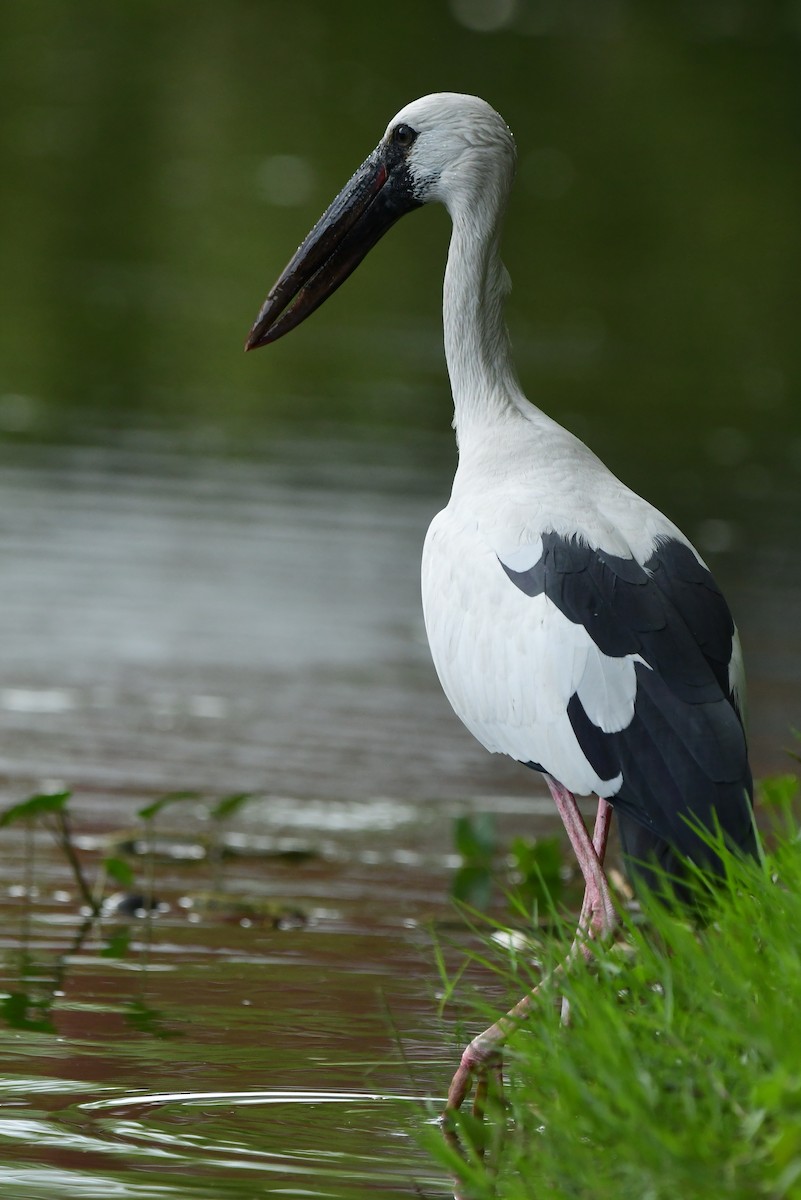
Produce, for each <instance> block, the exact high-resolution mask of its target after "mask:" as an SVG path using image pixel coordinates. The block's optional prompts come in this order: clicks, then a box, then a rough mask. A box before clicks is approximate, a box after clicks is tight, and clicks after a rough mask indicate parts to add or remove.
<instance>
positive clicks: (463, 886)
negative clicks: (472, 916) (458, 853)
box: [451, 867, 492, 912]
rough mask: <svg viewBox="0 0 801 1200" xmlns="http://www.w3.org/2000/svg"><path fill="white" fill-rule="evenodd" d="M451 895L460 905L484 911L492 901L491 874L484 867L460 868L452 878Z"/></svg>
mask: <svg viewBox="0 0 801 1200" xmlns="http://www.w3.org/2000/svg"><path fill="white" fill-rule="evenodd" d="M451 895H452V896H453V898H454V900H458V901H459V902H460V903H461V904H469V905H470V907H471V908H475V909H478V911H479V912H484V911H486V909H488V908H489V906H490V901H491V900H492V872H491V871H489V870H488V869H487V868H486V867H460V868H459V870H458V871H457V872H456V874H455V875H454V877H453V883H452V884H451Z"/></svg>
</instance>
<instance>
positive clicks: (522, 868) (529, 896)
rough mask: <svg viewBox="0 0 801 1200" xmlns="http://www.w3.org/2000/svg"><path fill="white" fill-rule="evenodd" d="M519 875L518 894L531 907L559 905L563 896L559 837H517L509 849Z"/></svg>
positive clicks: (517, 882)
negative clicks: (535, 904) (548, 904)
mask: <svg viewBox="0 0 801 1200" xmlns="http://www.w3.org/2000/svg"><path fill="white" fill-rule="evenodd" d="M509 853H510V857H511V859H512V863H513V866H514V870H515V874H516V876H517V881H516V886H515V891H516V893H517V895H518V896H519V897H520V898H521V899H522V900H523V901H524V903H525V905H526V907H528V908H530V907H531V905H532V904H533V903H534V902H536V903H537V904H547V903H548V902H549V901H550V902H551V903H557V902H558V901H559V899H560V896H561V893H562V886H563V884H562V850H561V844H560V841H559V838H557V837H550V838H537V839H536V840H534V841H532V840H530V839H529V838H524V837H516V838H513V839H512V843H511V846H510V848H509Z"/></svg>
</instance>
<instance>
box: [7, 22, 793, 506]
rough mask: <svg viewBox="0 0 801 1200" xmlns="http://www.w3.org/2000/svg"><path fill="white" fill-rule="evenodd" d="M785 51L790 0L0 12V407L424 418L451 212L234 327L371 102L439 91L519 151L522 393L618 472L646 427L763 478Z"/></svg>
mask: <svg viewBox="0 0 801 1200" xmlns="http://www.w3.org/2000/svg"><path fill="white" fill-rule="evenodd" d="M799 50H801V4H799V3H798V2H797V0H792V2H791V0H785V2H783V3H775V4H774V3H770V2H769V0H686V2H683V3H682V2H679V3H658V2H657V0H653V2H634V0H628V2H627V0H561V2H559V0H450V2H447V0H405V2H404V3H403V4H396V5H392V4H390V5H384V6H381V9H380V12H379V11H378V9H377V6H375V5H374V4H368V3H364V2H362V3H359V2H355V0H342V2H340V3H337V4H327V3H324V2H323V0H293V3H291V4H289V3H286V2H278V0H275V2H274V0H226V3H225V4H220V3H214V2H212V0H191V2H190V0H169V2H168V3H165V2H164V0H114V2H113V3H108V0H102V2H101V0H73V2H70V0H26V2H25V3H21V2H16V3H12V2H10V0H4V3H3V4H2V5H0V89H1V90H0V97H1V101H0V111H1V112H2V143H3V149H2V159H3V169H2V173H0V211H1V212H2V229H3V271H2V275H3V302H2V322H0V394H2V396H3V399H2V403H0V423H1V424H2V426H3V428H4V430H5V431H6V433H8V434H17V435H18V434H35V435H37V436H41V435H42V434H46V435H47V436H66V437H71V436H74V435H76V433H78V432H79V431H80V423H81V422H92V421H94V420H99V421H100V422H102V423H103V424H106V423H117V422H119V423H123V424H127V423H134V424H136V423H138V422H147V423H150V422H154V421H155V422H159V423H166V424H168V425H176V426H179V427H180V426H181V425H183V424H184V423H185V424H186V425H187V426H194V427H197V426H198V425H200V426H203V427H204V428H206V429H209V428H212V429H217V430H218V431H220V433H221V435H222V436H224V437H230V438H233V439H238V438H243V439H247V438H248V436H249V435H250V433H251V432H252V431H253V430H254V428H260V427H264V426H265V425H266V426H267V427H269V426H270V425H271V424H274V423H276V422H280V423H281V424H282V425H283V424H285V423H287V422H291V423H294V422H299V423H300V422H320V421H323V422H329V421H332V420H334V421H343V422H349V423H353V424H355V425H360V426H363V425H368V426H371V427H374V428H377V429H381V428H388V429H389V430H397V429H399V428H403V429H409V428H411V429H415V428H425V429H442V428H444V427H445V426H446V425H447V423H448V420H449V417H450V402H449V397H448V389H447V381H446V376H445V372H444V364H443V361H442V356H441V349H440V317H439V304H440V282H441V276H442V270H443V264H444V258H445V252H446V239H447V225H446V218H445V215H444V214H443V213H439V212H438V213H436V214H432V213H431V212H430V211H428V212H426V213H425V214H424V215H416V216H415V217H414V219H413V220H408V221H406V222H403V224H402V225H401V226H400V227H399V229H397V230H395V231H394V232H393V233H392V235H391V236H390V237H389V238H388V239H387V240H386V241H385V242H384V243H383V244H382V246H381V247H380V249H379V250H378V251H376V252H375V253H374V254H373V255H372V256H371V257H370V260H369V262H368V263H367V264H365V265H364V266H363V267H362V268H361V270H360V271H359V273H358V274H357V276H356V277H355V279H354V280H352V281H351V282H350V283H349V284H348V285H347V288H346V289H345V290H344V291H343V292H341V293H340V294H339V295H338V296H337V297H336V299H335V300H333V301H332V302H331V303H330V304H329V305H327V306H326V308H325V309H324V310H323V311H322V312H321V313H320V314H319V315H318V316H317V317H316V318H315V321H314V327H313V328H312V326H307V327H306V328H305V329H304V330H303V331H302V332H300V333H298V334H295V335H294V336H293V337H292V338H289V339H287V340H286V341H285V342H282V343H281V345H280V347H276V348H275V349H273V350H271V351H266V352H264V351H263V352H262V353H261V354H258V355H251V356H248V357H247V358H245V357H244V356H243V355H242V353H241V346H242V341H243V338H244V335H245V333H246V332H247V329H248V327H249V324H250V322H251V320H252V319H253V318H254V316H255V314H256V312H257V310H258V308H259V305H260V303H261V301H262V299H263V297H264V294H266V291H267V289H268V288H269V286H270V284H271V283H272V281H273V279H274V277H275V276H276V275H277V273H278V271H279V270H280V268H281V267H282V266H283V264H284V262H285V260H286V259H287V258H288V256H289V254H290V253H291V252H292V251H293V250H294V247H295V246H296V245H297V244H298V242H299V241H300V240H301V238H302V236H303V235H304V234H305V232H306V230H307V228H308V227H309V226H310V225H311V223H312V222H313V221H314V220H315V218H316V217H317V215H318V214H319V212H320V211H321V210H322V208H323V207H324V206H325V205H326V204H327V202H328V200H329V199H330V198H331V197H332V195H333V194H334V192H335V191H336V190H338V188H339V187H340V185H341V184H342V183H343V182H344V180H345V179H346V178H347V176H348V175H349V174H350V172H351V170H352V169H353V168H354V167H355V166H356V165H357V164H358V162H360V161H361V159H362V157H363V156H364V155H365V154H366V153H367V152H368V151H369V150H370V149H371V148H372V146H373V145H374V144H375V142H376V141H377V140H378V137H379V136H380V134H381V133H382V132H383V129H384V127H385V124H386V122H387V120H388V119H389V118H390V117H391V116H392V114H393V113H394V112H395V111H397V109H398V108H400V107H401V106H402V105H403V104H404V103H405V102H406V101H407V100H409V99H411V98H413V97H415V96H417V95H420V94H423V93H425V92H428V91H434V90H445V89H447V90H458V91H474V92H478V93H481V94H482V95H484V96H485V97H486V98H487V99H488V100H490V101H491V103H493V104H494V105H495V106H496V107H497V108H498V109H499V110H500V111H501V112H502V113H503V115H504V116H505V117H506V119H507V120H508V121H509V123H510V125H511V126H512V128H513V130H514V131H515V134H516V137H517V140H518V146H519V154H520V171H519V182H518V186H517V189H516V191H515V194H514V197H513V201H512V205H511V208H510V213H509V218H508V223H507V235H506V240H505V257H506V260H507V264H508V265H509V267H510V269H511V272H512V276H513V280H514V282H515V291H514V293H513V297H512V302H511V304H510V307H509V320H510V326H511V329H512V333H513V338H514V343H515V347H516V353H517V356H518V360H519V366H520V370H521V374H522V376H523V380H524V383H525V384H526V386H527V390H528V392H529V395H530V396H531V397H532V398H534V399H536V400H538V401H540V402H541V403H542V404H543V406H544V407H546V408H547V409H548V410H549V411H550V412H551V413H552V414H553V415H555V416H556V417H557V418H559V419H561V420H564V421H566V422H568V423H570V424H571V425H572V427H573V428H574V429H575V430H576V431H577V432H578V433H579V434H580V435H582V436H585V437H588V438H589V439H590V440H591V441H592V442H593V444H594V446H595V447H596V448H597V449H598V450H599V451H600V452H601V453H602V454H603V455H605V456H606V457H607V458H609V459H610V460H611V461H612V462H613V465H615V466H616V468H617V469H619V470H623V471H624V472H625V474H626V476H627V478H629V479H631V480H632V482H633V483H634V484H635V486H647V483H648V478H649V474H650V470H651V466H650V465H649V463H648V460H647V455H648V449H647V448H648V447H649V446H653V444H654V443H653V437H654V435H656V436H657V437H658V438H659V439H664V441H665V448H664V454H665V456H672V457H673V458H674V462H675V460H676V456H677V453H678V454H680V455H681V456H682V457H683V458H684V460H685V461H684V465H685V466H686V467H687V468H688V469H689V470H690V471H691V472H692V471H697V470H698V469H700V468H701V467H703V466H704V465H706V466H707V467H709V468H710V469H712V470H713V471H714V470H717V469H720V468H724V469H727V468H731V467H737V468H744V467H745V466H746V465H749V464H750V475H749V480H750V486H751V487H752V488H758V487H759V485H760V483H762V484H766V483H767V482H768V481H767V479H766V478H764V477H761V476H760V470H759V468H761V469H762V470H763V471H764V470H765V469H773V467H792V468H793V469H795V470H796V471H797V470H798V469H799V466H801V442H799V418H798V403H797V397H798V390H799V374H800V373H801V338H799V335H798V312H799V299H801V222H800V221H799V213H801V156H799V122H800V121H801V103H800V100H801V55H800V54H799ZM777 433H780V435H781V436H780V437H779V438H778V440H774V435H776V434H777ZM635 448H638V450H637V454H635V453H634V451H635ZM662 453H663V451H662V450H661V449H660V455H661V454H662ZM632 455H634V459H635V461H633V462H630V461H629V460H630V459H631V457H632ZM774 455H778V459H777V460H774V458H773V456H774ZM638 457H639V462H638V461H636V460H637V458H638ZM632 476H633V478H632Z"/></svg>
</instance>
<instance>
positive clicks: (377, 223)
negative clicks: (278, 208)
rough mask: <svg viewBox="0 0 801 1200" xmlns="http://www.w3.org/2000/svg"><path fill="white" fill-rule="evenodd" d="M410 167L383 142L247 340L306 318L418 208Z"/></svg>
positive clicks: (300, 253) (264, 338)
mask: <svg viewBox="0 0 801 1200" xmlns="http://www.w3.org/2000/svg"><path fill="white" fill-rule="evenodd" d="M419 204H420V201H419V200H417V199H415V197H414V194H413V188H412V185H411V179H410V176H409V171H408V168H407V166H406V163H405V161H404V160H402V159H399V158H398V157H396V155H395V154H394V153H393V148H392V147H388V146H386V145H384V144H383V143H382V145H380V146H379V147H378V149H377V150H374V151H373V153H372V154H371V155H370V157H369V158H368V159H366V160H365V161H364V162H363V163H362V165H361V166H360V167H359V169H358V171H357V172H356V174H355V175H354V176H353V178H352V179H351V180H350V181H349V183H347V184H346V185H345V187H344V188H343V189H342V191H341V192H340V193H339V195H338V196H337V198H336V200H334V202H333V203H332V204H331V205H330V206H329V207H328V209H327V210H326V212H325V213H324V214H323V215H322V217H321V218H320V220H319V221H318V222H317V224H316V225H315V226H314V229H312V231H311V233H310V234H309V235H308V237H307V238H306V240H305V241H304V243H303V245H302V246H300V248H299V249H298V250H297V251H296V253H295V255H294V257H293V258H292V260H291V262H290V263H289V264H288V265H287V267H286V268H285V269H284V271H283V272H282V274H281V276H280V278H279V279H278V281H277V282H276V284H275V286H274V287H273V289H272V291H271V292H270V294H269V296H268V297H267V299H266V300H265V301H264V304H263V305H262V309H261V312H260V313H259V315H258V317H257V319H256V323H255V324H254V326H253V328H252V329H251V331H250V333H249V334H248V339H247V341H246V342H245V349H246V350H255V349H256V347H257V346H266V345H267V344H268V343H269V342H275V341H277V340H278V338H280V337H283V335H284V334H285V333H289V331H290V329H294V328H295V326H296V325H300V323H301V321H305V320H306V317H308V316H310V315H311V314H312V313H313V312H314V310H315V309H316V308H319V307H320V305H321V304H322V303H323V302H324V301H325V300H327V299H328V297H329V296H330V295H331V294H332V292H335V291H336V289H337V288H338V287H339V286H340V284H342V283H344V282H345V280H346V279H347V278H348V276H349V275H350V274H351V273H352V272H353V271H355V270H356V268H357V267H358V265H359V263H360V262H361V261H362V259H363V258H364V257H365V255H366V254H367V253H368V251H370V250H372V248H373V246H374V245H375V244H376V242H377V241H378V240H379V238H381V237H383V235H384V234H385V233H386V232H387V230H388V229H390V228H391V227H392V226H393V225H394V224H395V222H396V221H397V220H399V218H400V217H402V216H403V215H404V213H407V212H409V211H410V210H411V209H412V208H416V207H417V206H418V205H419Z"/></svg>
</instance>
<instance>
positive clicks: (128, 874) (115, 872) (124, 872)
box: [103, 857, 136, 888]
mask: <svg viewBox="0 0 801 1200" xmlns="http://www.w3.org/2000/svg"><path fill="white" fill-rule="evenodd" d="M103 866H104V867H105V869H106V874H107V875H108V876H109V877H110V878H111V879H113V880H114V882H115V883H118V884H119V885H120V887H124V888H129V887H133V884H134V881H135V880H136V874H135V872H134V870H133V868H132V867H131V866H130V864H129V863H127V862H126V861H125V859H124V858H116V857H112V858H105V859H103Z"/></svg>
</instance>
